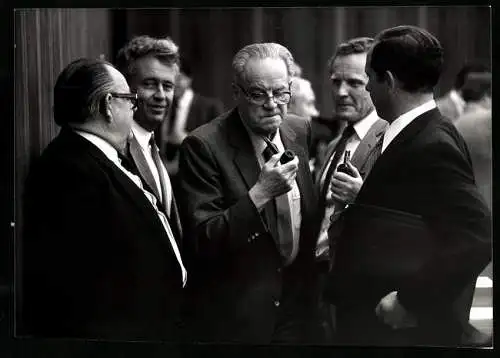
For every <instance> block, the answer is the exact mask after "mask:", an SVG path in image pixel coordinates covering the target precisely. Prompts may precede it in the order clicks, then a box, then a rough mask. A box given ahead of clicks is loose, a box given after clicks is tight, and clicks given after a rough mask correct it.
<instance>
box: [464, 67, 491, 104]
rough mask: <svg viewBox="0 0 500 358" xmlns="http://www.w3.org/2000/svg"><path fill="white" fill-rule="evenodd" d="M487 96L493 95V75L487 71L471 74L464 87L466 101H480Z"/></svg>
mask: <svg viewBox="0 0 500 358" xmlns="http://www.w3.org/2000/svg"><path fill="white" fill-rule="evenodd" d="M487 95H491V73H489V72H487V71H482V72H479V71H478V72H471V73H469V75H468V76H467V79H466V80H465V83H464V85H463V87H462V98H463V99H464V101H466V102H475V101H479V100H481V99H482V98H483V97H484V96H487Z"/></svg>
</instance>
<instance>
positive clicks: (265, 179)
mask: <svg viewBox="0 0 500 358" xmlns="http://www.w3.org/2000/svg"><path fill="white" fill-rule="evenodd" d="M282 154H283V153H282V152H281V153H277V154H275V155H273V156H272V157H271V158H270V159H269V160H268V161H267V163H266V164H264V166H263V167H262V170H261V172H260V174H259V179H258V180H257V183H255V185H254V186H253V187H252V188H251V189H250V191H249V193H248V194H249V195H250V199H252V201H253V203H254V204H255V207H256V208H257V210H260V209H261V208H262V207H263V206H264V205H266V203H267V202H268V201H269V200H271V199H272V198H274V197H276V196H280V195H282V194H285V193H287V192H288V191H290V190H291V189H292V185H293V181H294V180H295V177H296V176H297V170H298V168H299V158H298V157H297V156H295V157H294V158H293V159H292V160H291V161H289V162H288V163H286V164H280V163H279V159H280V157H281V155H282Z"/></svg>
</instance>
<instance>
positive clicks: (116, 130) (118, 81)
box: [106, 65, 134, 148]
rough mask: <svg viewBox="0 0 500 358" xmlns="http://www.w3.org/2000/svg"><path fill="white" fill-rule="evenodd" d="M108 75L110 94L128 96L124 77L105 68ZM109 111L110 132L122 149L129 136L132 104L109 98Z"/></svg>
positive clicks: (122, 99)
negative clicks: (110, 80)
mask: <svg viewBox="0 0 500 358" xmlns="http://www.w3.org/2000/svg"><path fill="white" fill-rule="evenodd" d="M106 67H107V69H108V71H109V74H110V76H111V78H112V79H113V84H114V85H113V89H112V92H114V93H119V94H130V88H129V86H128V84H127V80H126V79H125V77H124V76H123V75H122V74H121V73H120V72H119V71H118V70H116V69H115V68H113V67H111V66H107V65H106ZM110 110H111V115H112V118H113V121H112V122H111V124H110V126H111V131H112V132H113V134H115V136H116V138H117V142H118V143H119V146H120V147H121V148H122V145H124V143H125V141H126V139H127V138H128V136H129V134H130V127H131V126H132V121H133V117H134V102H133V101H131V100H130V99H126V98H119V97H111V99H110Z"/></svg>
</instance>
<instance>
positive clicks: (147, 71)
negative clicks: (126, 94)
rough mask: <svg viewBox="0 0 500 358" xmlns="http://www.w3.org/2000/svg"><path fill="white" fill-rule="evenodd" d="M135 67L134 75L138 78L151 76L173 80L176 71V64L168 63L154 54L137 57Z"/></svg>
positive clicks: (163, 79)
mask: <svg viewBox="0 0 500 358" xmlns="http://www.w3.org/2000/svg"><path fill="white" fill-rule="evenodd" d="M135 68H136V73H135V75H136V76H137V77H139V78H140V79H145V78H153V79H159V80H162V81H171V82H173V81H174V80H175V76H176V75H177V73H178V66H177V65H176V64H172V65H168V64H166V63H165V62H163V61H161V60H159V59H157V58H156V57H154V56H146V57H141V58H139V59H137V60H136V62H135Z"/></svg>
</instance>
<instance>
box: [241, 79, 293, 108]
mask: <svg viewBox="0 0 500 358" xmlns="http://www.w3.org/2000/svg"><path fill="white" fill-rule="evenodd" d="M237 85H238V87H239V88H240V89H241V91H242V92H243V94H244V95H245V97H246V98H247V99H248V101H250V103H253V104H255V105H258V106H262V105H263V104H264V103H266V102H267V101H268V100H269V99H270V98H272V99H273V101H274V102H276V103H277V104H288V102H290V98H291V97H292V93H291V92H290V91H289V90H279V91H273V92H272V95H269V92H266V91H262V90H252V91H250V92H248V91H247V90H245V89H244V88H243V87H242V86H241V85H240V84H237ZM290 85H291V84H288V87H289V88H290Z"/></svg>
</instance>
